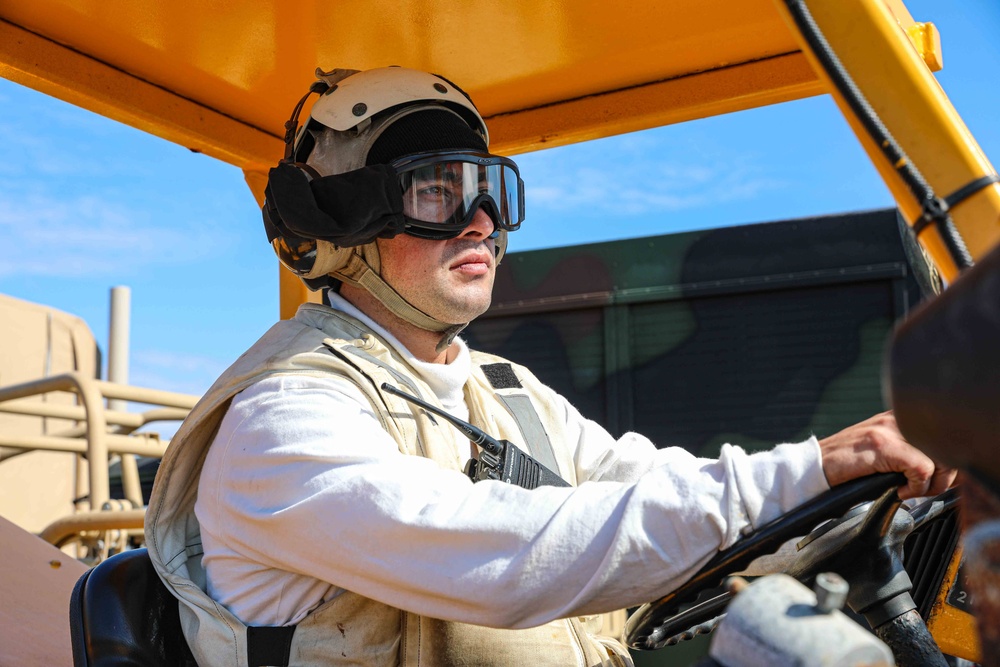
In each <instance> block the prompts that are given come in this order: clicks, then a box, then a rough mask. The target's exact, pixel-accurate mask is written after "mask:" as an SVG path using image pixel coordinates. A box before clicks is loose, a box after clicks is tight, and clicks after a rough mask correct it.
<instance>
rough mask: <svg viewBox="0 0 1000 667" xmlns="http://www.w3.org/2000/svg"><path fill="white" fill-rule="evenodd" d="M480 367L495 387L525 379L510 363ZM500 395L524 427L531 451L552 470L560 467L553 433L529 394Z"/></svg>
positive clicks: (516, 386)
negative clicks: (532, 402) (540, 415)
mask: <svg viewBox="0 0 1000 667" xmlns="http://www.w3.org/2000/svg"><path fill="white" fill-rule="evenodd" d="M480 368H481V369H482V371H483V375H485V376H486V379H487V380H489V381H490V385H492V386H493V388H494V389H521V388H522V385H521V381H520V380H519V379H518V378H517V375H516V374H515V373H514V369H513V368H512V367H511V365H510V364H504V363H498V364H483V365H482V366H480ZM496 396H497V398H499V399H500V402H502V403H503V404H504V405H505V406H507V409H508V410H509V411H510V414H511V415H512V416H513V417H514V421H516V422H517V427H518V428H519V429H521V435H523V436H524V441H525V442H524V444H525V445H526V446H527V448H528V453H529V454H531V456H532V457H534V459H535V460H536V461H538V462H539V463H541V464H542V465H543V466H545V467H546V468H548V469H549V470H553V471H557V470H559V464H558V463H556V455H555V452H554V451H553V449H552V441H551V440H549V434H548V433H546V432H545V427H544V426H542V420H541V419H540V418H539V417H538V412H537V411H535V406H533V405H532V404H531V399H530V398H528V395H527V394H525V393H504V394H501V393H499V392H498V393H497V395H496Z"/></svg>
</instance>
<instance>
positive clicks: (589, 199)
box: [525, 160, 783, 215]
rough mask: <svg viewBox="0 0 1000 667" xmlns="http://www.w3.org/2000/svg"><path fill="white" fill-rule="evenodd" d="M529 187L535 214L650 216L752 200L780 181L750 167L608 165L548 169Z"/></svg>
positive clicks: (529, 200)
mask: <svg viewBox="0 0 1000 667" xmlns="http://www.w3.org/2000/svg"><path fill="white" fill-rule="evenodd" d="M534 182H535V184H534V185H532V184H531V183H528V184H526V186H525V190H526V191H525V200H526V202H527V205H528V206H529V207H530V208H531V210H532V213H535V212H539V210H541V212H543V213H544V212H546V211H553V212H556V211H558V212H561V213H571V212H574V211H575V212H584V211H586V212H592V213H601V214H608V213H611V214H615V215H650V214H656V213H666V212H673V211H678V210H681V209H690V208H696V207H699V206H705V205H706V204H711V203H713V202H723V201H732V200H738V199H751V198H753V197H756V196H759V195H760V194H762V193H764V192H766V191H770V190H776V189H778V188H780V187H781V186H782V185H783V184H782V182H781V181H779V180H776V179H773V178H768V177H767V176H765V175H763V174H762V173H760V172H758V171H757V170H756V169H754V168H752V167H750V166H748V165H740V164H738V163H732V162H730V163H725V164H711V165H706V164H683V163H657V162H652V161H649V160H644V161H641V162H638V163H637V162H629V163H625V162H621V163H618V162H616V163H615V164H609V163H608V162H605V163H604V165H603V168H602V169H595V168H593V167H584V166H581V167H575V168H572V169H570V170H566V169H565V168H561V169H544V170H539V175H536V177H535V179H534Z"/></svg>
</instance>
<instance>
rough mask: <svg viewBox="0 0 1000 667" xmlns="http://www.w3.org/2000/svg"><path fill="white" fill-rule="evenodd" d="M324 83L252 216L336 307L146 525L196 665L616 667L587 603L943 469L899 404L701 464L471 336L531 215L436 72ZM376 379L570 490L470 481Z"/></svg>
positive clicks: (663, 589)
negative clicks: (847, 485) (814, 505)
mask: <svg viewBox="0 0 1000 667" xmlns="http://www.w3.org/2000/svg"><path fill="white" fill-rule="evenodd" d="M318 76H319V78H320V82H319V83H318V85H315V86H314V88H313V89H312V92H318V93H321V97H320V98H319V100H318V101H317V102H316V103H315V105H314V106H313V108H312V111H311V114H310V119H309V121H308V123H307V124H306V125H305V126H304V128H303V129H302V131H301V132H299V133H298V136H297V138H296V140H295V143H294V145H293V143H292V134H291V132H292V131H291V130H290V133H289V137H288V139H287V142H288V150H287V152H286V158H287V159H286V160H285V161H283V163H282V164H280V165H279V166H278V167H276V168H275V169H273V170H272V171H271V174H270V179H269V187H268V193H267V197H268V201H267V204H266V205H265V209H264V215H265V227H266V228H267V230H268V234H269V238H270V239H271V241H272V245H273V246H274V247H275V250H276V252H277V253H278V256H279V258H281V260H282V261H283V263H285V265H286V266H288V267H289V268H290V269H292V270H293V271H295V272H296V273H297V274H298V275H300V276H301V277H302V278H303V279H304V280H306V282H307V284H309V285H310V286H311V287H314V288H328V289H329V293H328V294H327V299H328V301H329V304H330V306H329V307H327V306H323V305H317V304H307V305H305V306H303V307H302V308H301V309H300V310H299V313H298V314H297V315H296V317H295V318H294V319H293V320H290V321H286V322H281V323H279V324H277V325H275V327H274V328H272V329H271V331H269V332H268V333H267V334H265V336H264V337H263V338H262V339H261V340H260V341H258V343H256V344H255V345H254V346H253V347H252V348H251V349H250V350H249V351H247V352H246V353H245V354H244V355H243V356H242V357H240V359H239V360H238V361H237V362H236V363H235V364H234V365H233V367H232V368H230V369H229V370H228V371H227V372H226V373H225V374H224V375H223V376H222V377H221V378H220V379H219V381H218V382H217V383H216V384H215V385H214V386H213V387H212V389H210V390H209V392H208V393H207V394H206V396H205V397H204V398H203V399H202V401H201V402H200V403H199V405H198V407H196V408H195V410H194V411H192V414H191V416H190V417H189V419H188V420H187V421H186V422H185V424H184V426H183V427H182V428H181V430H180V431H179V432H178V434H177V436H176V437H175V438H174V440H173V444H172V445H171V448H170V451H168V453H167V455H166V456H165V457H164V460H163V463H162V465H161V467H160V472H159V474H158V478H157V482H156V487H155V489H154V492H153V498H152V499H151V502H150V508H149V513H148V515H147V516H148V518H147V544H148V546H149V550H150V556H151V558H152V559H153V562H154V564H155V565H156V567H157V570H158V572H159V573H160V575H161V577H162V578H163V579H164V581H165V582H166V583H167V585H168V586H169V587H171V588H172V589H173V590H174V592H175V594H177V595H178V597H179V598H180V600H181V602H182V604H181V616H182V622H183V624H184V627H185V635H186V637H187V639H188V641H189V644H190V645H191V648H192V650H193V651H194V654H195V656H196V657H197V658H198V660H199V662H202V663H204V664H212V665H234V666H239V667H242V666H243V665H247V664H250V665H256V664H268V665H272V664H296V665H298V664H309V665H312V664H361V665H390V664H418V663H422V664H433V665H437V664H442V665H445V664H469V665H486V664H496V665H508V664H518V665H521V664H532V665H542V664H551V665H573V664H579V665H596V664H627V662H628V655H627V652H625V651H624V649H623V648H622V646H621V645H620V644H619V643H617V642H616V641H615V640H613V639H610V638H604V637H600V636H598V635H597V628H595V627H593V622H592V621H593V619H592V618H591V617H592V616H593V615H596V614H600V613H603V612H608V611H611V610H615V609H620V608H623V607H626V606H632V605H636V604H639V603H642V602H644V601H648V600H651V599H655V598H657V597H660V596H662V595H664V594H665V593H667V592H668V591H669V590H671V589H672V588H674V587H676V586H677V585H679V584H681V583H683V582H684V581H685V580H686V579H687V578H688V577H690V575H691V574H693V573H694V572H695V571H696V570H697V569H698V567H699V566H700V565H702V564H703V563H704V562H705V561H706V560H707V559H708V558H709V557H710V556H711V555H712V554H713V553H715V552H716V551H717V550H718V549H720V548H724V547H727V546H730V545H731V544H733V542H735V541H736V539H737V538H738V537H739V535H740V534H741V532H743V531H744V530H746V529H749V528H753V527H757V526H760V525H762V524H763V523H766V522H767V521H769V520H771V519H773V518H775V517H777V516H779V515H780V514H782V513H784V512H787V511H788V510H790V509H792V508H793V507H795V506H797V505H798V504H800V503H802V502H803V501H805V500H807V499H809V498H810V497H812V496H815V495H816V494H818V493H820V492H821V491H823V490H825V489H827V488H828V484H829V485H833V484H838V483H840V482H843V481H846V480H849V479H852V478H855V477H859V476H863V475H867V474H871V473H874V472H877V471H902V472H905V474H906V476H907V477H908V479H909V483H908V485H907V486H906V487H905V488H904V489H902V490H901V495H903V496H919V495H926V494H934V493H938V492H940V491H942V490H943V489H944V488H946V487H947V486H948V485H949V484H950V483H951V481H952V473H951V472H949V471H946V470H936V469H935V466H934V464H933V462H931V461H930V460H929V459H928V458H927V457H926V456H924V455H922V454H920V453H919V452H917V451H916V450H914V449H913V448H911V447H909V445H907V444H906V443H905V441H903V439H902V437H901V436H900V435H899V432H898V431H897V429H896V428H895V423H894V421H893V419H892V416H891V415H888V414H884V415H879V416H877V417H874V418H873V419H871V420H869V421H867V422H865V423H863V424H860V425H858V426H855V427H852V428H849V429H847V430H845V431H843V432H841V433H839V434H837V435H835V436H832V437H830V438H827V439H825V440H823V441H820V442H818V441H817V440H816V439H815V438H811V439H810V440H808V441H806V442H804V443H798V444H784V445H779V446H778V447H776V448H775V449H774V450H772V451H770V452H765V453H760V454H755V455H752V456H749V455H747V454H746V453H744V452H743V451H742V450H740V449H739V448H737V447H732V446H729V445H726V446H725V447H723V449H722V454H721V456H720V458H719V459H718V460H706V459H698V458H695V457H693V456H691V455H690V454H689V453H687V452H686V451H684V450H681V449H677V448H673V449H659V450H658V449H656V447H655V446H654V445H653V444H652V443H651V442H649V441H648V440H646V439H645V438H642V437H641V436H638V435H636V434H626V435H625V436H623V437H622V438H620V439H618V440H615V439H614V438H612V437H611V436H610V435H609V434H608V433H607V432H605V431H604V430H603V429H602V428H600V427H599V426H598V425H597V424H595V423H593V422H590V421H588V420H586V419H585V418H583V417H582V416H581V415H580V414H579V413H578V412H577V411H576V410H575V409H574V408H573V406H571V405H570V404H569V403H568V402H567V401H566V400H565V399H563V398H562V397H560V396H558V395H557V394H555V392H553V391H552V390H551V389H549V388H547V387H545V386H544V385H542V384H541V383H540V382H539V381H538V380H537V379H535V378H534V377H533V376H532V375H531V373H530V372H529V371H528V370H527V369H525V368H522V367H519V366H516V365H513V364H511V363H510V362H507V361H506V360H503V359H499V358H497V357H491V356H489V355H483V354H479V353H474V352H470V351H469V350H468V349H467V347H466V346H465V344H464V343H463V342H462V340H461V339H460V338H458V337H457V334H458V333H459V332H460V331H461V329H462V328H463V327H464V326H465V325H466V324H467V323H468V322H469V321H471V320H472V319H474V318H475V317H477V316H478V315H480V314H482V313H483V312H484V311H485V310H486V309H487V307H488V306H489V304H490V297H491V291H492V286H493V277H494V273H495V270H496V265H497V263H498V262H499V261H500V259H501V258H502V256H503V253H504V250H505V248H506V243H507V234H508V233H510V232H512V231H515V230H516V229H517V228H518V226H519V225H520V224H521V221H522V219H523V184H522V183H521V182H520V178H519V176H518V173H517V170H516V166H515V165H514V163H513V162H511V161H510V160H507V159H505V158H500V157H497V156H493V155H490V154H489V153H488V150H487V145H488V134H487V130H486V127H485V124H484V123H483V121H482V118H481V117H480V115H479V113H478V111H476V109H475V107H474V106H473V105H472V102H471V101H470V100H469V99H468V98H467V97H466V96H465V94H464V93H463V92H462V91H461V90H459V89H458V88H456V87H455V86H454V85H453V84H451V83H450V82H449V81H447V80H446V79H443V78H441V77H437V76H435V75H431V74H426V73H423V72H416V71H412V70H406V69H402V68H385V69H379V70H370V71H367V72H361V73H356V72H351V71H343V70H339V71H334V72H331V73H322V72H320V73H318ZM304 100H305V98H303V102H304ZM303 102H300V103H299V105H298V107H297V108H296V112H295V113H294V114H293V118H292V120H291V121H290V122H289V127H290V128H293V129H294V127H295V125H296V123H297V122H298V121H297V115H298V110H299V109H300V108H301V106H302V103H303ZM303 163H305V164H303ZM384 383H388V384H390V385H394V386H396V387H399V388H401V389H402V390H404V391H406V392H408V393H410V394H414V395H417V396H419V397H420V398H422V399H424V400H426V401H430V402H431V403H432V404H435V405H436V406H438V407H439V408H442V409H444V410H445V411H447V412H449V413H451V414H453V415H455V416H457V417H459V418H461V419H464V420H469V421H471V422H472V423H474V424H476V425H477V426H478V427H480V428H482V429H483V430H485V431H486V432H488V433H490V434H491V435H493V436H495V437H497V438H503V439H507V440H511V441H512V442H514V443H516V444H517V445H519V446H521V447H522V448H524V449H526V450H530V451H532V452H533V453H534V452H538V454H539V457H540V458H545V459H546V460H548V461H549V462H550V466H551V467H552V468H553V470H554V471H555V472H557V473H558V474H560V475H561V476H562V477H563V478H564V479H565V480H567V481H568V482H569V483H570V484H571V485H572V487H569V488H557V487H554V486H544V487H539V488H537V489H534V490H528V489H524V488H521V487H518V486H516V485H513V484H505V483H502V482H498V481H483V482H480V483H475V484H474V483H473V482H472V481H471V480H470V479H469V477H467V476H466V475H465V474H463V473H462V470H463V468H464V467H465V465H466V462H467V461H468V460H469V459H470V458H475V457H476V456H477V455H478V454H477V451H476V448H475V447H474V446H472V445H471V443H470V442H469V441H468V440H467V439H466V438H465V437H464V436H462V435H461V434H460V433H459V432H458V431H457V430H456V429H454V428H452V426H450V425H449V424H447V423H445V421H444V420H442V419H438V418H435V417H434V416H433V415H431V414H430V413H428V412H426V411H424V410H422V409H420V408H418V407H416V406H414V405H412V404H411V403H409V402H407V401H406V400H404V399H401V398H399V397H398V396H396V395H395V394H393V393H390V392H389V391H386V390H385V389H383V388H382V387H383V384H384ZM526 434H530V436H531V437H530V438H529V437H527V435H526ZM246 626H251V627H250V629H249V630H247V629H246ZM275 628H278V630H275ZM276 646H277V647H278V649H280V650H278V651H277V654H272V653H269V651H271V650H273V649H275V647H276ZM262 661H263V662H262Z"/></svg>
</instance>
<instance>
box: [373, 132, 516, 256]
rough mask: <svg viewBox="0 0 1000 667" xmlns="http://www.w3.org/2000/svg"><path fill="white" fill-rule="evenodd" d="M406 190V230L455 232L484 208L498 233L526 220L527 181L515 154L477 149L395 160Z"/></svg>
mask: <svg viewBox="0 0 1000 667" xmlns="http://www.w3.org/2000/svg"><path fill="white" fill-rule="evenodd" d="M390 166H391V167H392V168H393V169H394V170H395V172H396V174H397V176H398V178H399V187H400V190H401V191H402V193H403V215H404V217H405V219H406V233H408V234H410V235H411V236H417V237H420V238H426V239H433V240H443V239H451V238H455V237H456V236H458V235H459V234H461V233H462V231H463V230H464V229H465V228H466V227H468V226H469V225H470V224H471V223H472V219H473V218H474V217H475V215H476V212H477V211H478V210H479V209H483V211H485V212H486V214H487V215H488V216H489V217H490V219H491V220H492V221H493V233H494V234H496V233H497V230H499V229H503V230H505V231H508V232H513V231H517V229H518V228H519V227H520V226H521V222H522V221H523V220H524V181H522V180H521V175H520V173H519V172H518V170H517V165H516V164H514V161H513V160H511V159H510V158H505V157H500V156H497V155H490V154H489V153H479V152H474V151H436V152H434V153H423V154H420V155H409V156H406V157H403V158H400V159H398V160H395V161H394V162H392V164H391V165H390Z"/></svg>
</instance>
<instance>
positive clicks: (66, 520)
mask: <svg viewBox="0 0 1000 667" xmlns="http://www.w3.org/2000/svg"><path fill="white" fill-rule="evenodd" d="M145 516H146V510H143V509H138V510H122V511H120V512H111V511H107V510H104V511H102V510H90V511H87V512H79V513H77V514H71V515H70V516H67V517H63V518H62V519H57V520H56V521H53V522H52V523H50V524H49V525H48V526H46V527H45V530H43V531H42V532H41V533H40V534H39V537H41V538H42V539H43V540H45V541H46V542H48V543H49V544H52V545H55V546H57V547H61V546H62V545H64V544H66V543H67V542H68V541H69V540H70V538H72V537H75V536H76V535H79V534H80V533H88V532H96V531H103V530H132V529H141V528H142V527H143V525H144V521H145Z"/></svg>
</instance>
